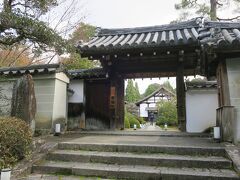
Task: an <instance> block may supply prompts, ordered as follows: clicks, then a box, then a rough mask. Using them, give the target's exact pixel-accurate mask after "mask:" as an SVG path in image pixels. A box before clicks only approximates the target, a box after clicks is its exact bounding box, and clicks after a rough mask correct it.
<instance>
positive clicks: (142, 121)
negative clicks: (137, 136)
mask: <svg viewBox="0 0 240 180" xmlns="http://www.w3.org/2000/svg"><path fill="white" fill-rule="evenodd" d="M137 120H138V122H139V123H140V124H145V123H146V121H145V120H144V118H143V117H137Z"/></svg>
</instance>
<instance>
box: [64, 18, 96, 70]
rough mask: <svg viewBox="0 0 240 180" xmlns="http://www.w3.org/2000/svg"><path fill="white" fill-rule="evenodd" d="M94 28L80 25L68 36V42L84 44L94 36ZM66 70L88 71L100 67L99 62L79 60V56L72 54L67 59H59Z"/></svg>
mask: <svg viewBox="0 0 240 180" xmlns="http://www.w3.org/2000/svg"><path fill="white" fill-rule="evenodd" d="M95 30H96V27H95V26H92V25H90V24H85V23H80V24H79V25H78V26H77V28H76V30H75V31H74V32H73V33H72V34H71V35H70V39H69V42H71V44H75V45H76V44H77V43H79V41H83V42H86V41H88V40H89V39H90V38H91V37H93V36H94V34H95ZM61 62H62V63H63V64H65V66H66V68H67V69H89V68H94V67H97V66H100V63H99V61H92V60H91V61H90V60H88V59H87V58H81V55H80V54H79V53H76V52H72V53H71V54H70V56H69V57H67V58H66V57H65V58H61Z"/></svg>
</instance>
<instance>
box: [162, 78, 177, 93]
mask: <svg viewBox="0 0 240 180" xmlns="http://www.w3.org/2000/svg"><path fill="white" fill-rule="evenodd" d="M162 86H163V87H165V88H166V89H167V90H169V91H171V92H173V93H174V92H175V90H174V88H173V87H172V85H171V84H170V82H169V81H165V82H164V83H163V84H162Z"/></svg>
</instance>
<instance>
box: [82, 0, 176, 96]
mask: <svg viewBox="0 0 240 180" xmlns="http://www.w3.org/2000/svg"><path fill="white" fill-rule="evenodd" d="M176 2H177V0H167V1H166V0H85V1H84V11H85V12H87V16H86V19H85V21H86V22H87V23H90V24H93V25H95V26H98V27H102V28H126V27H141V26H153V25H160V24H167V23H169V22H170V21H172V20H175V19H176V18H177V17H178V12H177V11H176V10H175V9H174V4H175V3H176ZM166 80H167V78H161V79H160V80H159V78H153V79H143V80H142V79H136V81H137V82H138V85H139V90H140V93H141V94H142V93H144V91H145V89H146V88H147V86H148V85H149V84H151V83H163V82H164V81H166ZM169 80H170V82H171V84H172V85H173V86H174V87H175V78H170V79H169Z"/></svg>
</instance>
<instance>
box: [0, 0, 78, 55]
mask: <svg viewBox="0 0 240 180" xmlns="http://www.w3.org/2000/svg"><path fill="white" fill-rule="evenodd" d="M0 6H2V8H1V9H2V11H1V12H0V17H1V19H0V32H1V38H0V45H3V46H11V45H15V44H20V43H23V44H24V43H26V42H32V43H33V44H34V46H33V52H34V53H35V54H36V55H38V54H41V52H43V51H47V50H48V49H49V48H53V49H54V50H55V51H56V52H57V53H58V54H63V53H65V52H69V51H72V50H74V47H73V46H71V45H70V44H69V43H68V42H67V41H66V40H64V39H63V38H62V37H61V36H60V35H58V33H56V32H55V30H54V29H51V28H50V27H49V26H48V25H47V24H46V23H44V22H43V21H40V20H39V18H38V17H39V16H40V15H43V14H45V13H46V12H47V11H48V10H49V9H50V8H51V7H54V6H57V1H56V0H29V1H27V4H26V6H25V3H22V2H20V1H17V0H12V1H10V0H6V1H3V4H2V5H0ZM10 30H11V31H10Z"/></svg>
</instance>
